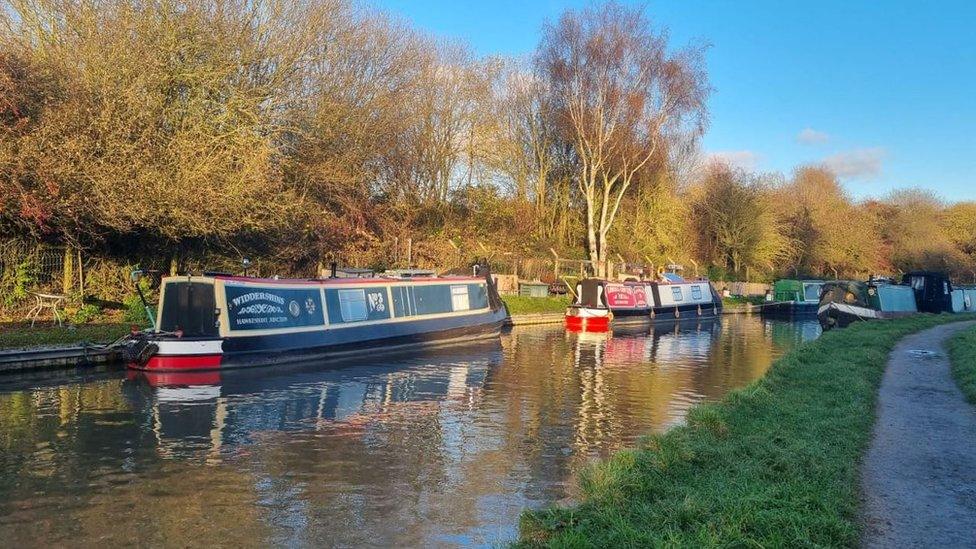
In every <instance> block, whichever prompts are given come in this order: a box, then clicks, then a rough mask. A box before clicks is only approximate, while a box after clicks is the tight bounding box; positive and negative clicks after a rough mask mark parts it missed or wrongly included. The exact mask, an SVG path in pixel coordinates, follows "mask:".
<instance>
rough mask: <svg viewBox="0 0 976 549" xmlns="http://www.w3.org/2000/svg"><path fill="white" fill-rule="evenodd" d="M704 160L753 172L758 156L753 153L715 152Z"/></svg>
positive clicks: (757, 163)
mask: <svg viewBox="0 0 976 549" xmlns="http://www.w3.org/2000/svg"><path fill="white" fill-rule="evenodd" d="M706 160H707V161H708V162H722V163H724V164H728V165H729V166H734V167H737V168H742V169H743V170H746V171H755V170H756V167H757V166H758V165H759V160H760V156H759V154H758V153H755V152H753V151H716V152H713V153H709V154H708V156H707V158H706Z"/></svg>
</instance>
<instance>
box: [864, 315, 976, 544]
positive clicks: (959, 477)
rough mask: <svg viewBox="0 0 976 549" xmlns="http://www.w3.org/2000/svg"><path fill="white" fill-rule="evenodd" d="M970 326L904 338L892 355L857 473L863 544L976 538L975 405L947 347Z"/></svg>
mask: <svg viewBox="0 0 976 549" xmlns="http://www.w3.org/2000/svg"><path fill="white" fill-rule="evenodd" d="M974 325H976V322H973V321H969V322H957V323H952V324H945V325H941V326H936V327H934V328H930V329H927V330H924V331H922V332H918V333H916V334H912V335H909V336H907V337H905V338H904V339H902V340H901V341H900V342H899V343H898V344H897V345H896V346H895V348H894V350H893V351H892V352H891V354H890V355H889V358H888V364H887V367H886V369H885V373H884V377H883V378H882V382H881V388H880V391H879V394H878V402H877V416H876V417H877V419H876V421H875V424H874V428H873V432H872V438H871V442H870V446H869V448H868V451H867V453H866V454H865V457H864V461H863V464H862V469H861V491H862V496H861V497H862V513H863V518H862V520H863V526H864V530H863V536H862V540H861V541H862V545H863V546H865V547H917V546H934V545H938V546H969V545H971V544H972V543H974V540H976V408H974V407H973V406H972V405H970V404H969V403H968V402H966V400H965V398H964V396H963V394H962V392H961V391H960V389H959V388H958V387H957V386H956V383H955V381H954V380H953V379H952V375H951V372H950V363H949V358H948V354H947V352H946V350H945V343H946V341H947V340H948V339H949V338H950V337H951V336H953V335H955V334H956V333H958V332H959V331H961V330H964V329H967V328H970V327H972V326H974Z"/></svg>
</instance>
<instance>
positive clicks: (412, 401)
mask: <svg viewBox="0 0 976 549" xmlns="http://www.w3.org/2000/svg"><path fill="white" fill-rule="evenodd" d="M501 360H502V354H501V345H500V343H499V342H498V341H489V342H485V343H477V344H473V345H464V346H459V347H451V348H448V349H442V350H435V351H432V352H428V353H424V355H423V357H422V358H415V359H411V360H395V361H388V362H380V363H367V364H364V363H363V361H362V359H359V362H358V363H349V364H335V363H332V364H330V365H329V366H328V367H323V365H321V364H316V363H300V364H295V365H291V366H288V367H287V368H275V369H274V371H271V370H268V369H244V370H228V371H223V372H220V371H215V372H195V373H178V372H177V373H150V372H141V371H129V372H127V374H126V382H125V388H124V389H125V392H126V394H127V396H128V398H129V400H130V401H131V403H132V405H133V408H134V409H135V410H142V411H144V413H146V414H148V416H149V417H148V418H147V419H149V420H150V421H151V424H152V426H153V432H154V433H155V435H156V439H157V444H158V450H159V453H160V455H162V456H165V457H173V458H177V457H178V458H187V457H192V456H197V457H207V458H208V460H213V459H217V458H219V457H220V455H221V453H222V452H223V451H228V450H233V447H235V446H239V445H242V444H247V443H250V442H252V441H253V439H254V437H255V436H256V435H258V434H259V433H262V432H267V431H293V430H309V429H311V430H315V429H319V428H323V427H324V426H326V425H328V426H329V428H331V429H334V428H335V427H336V425H337V424H338V425H339V426H340V427H341V426H342V425H343V424H344V425H345V426H348V427H352V428H355V429H361V428H362V427H363V426H364V425H368V424H370V423H372V422H382V421H383V420H384V417H386V416H388V415H390V414H397V413H399V412H398V410H397V409H398V408H405V407H407V408H410V411H411V413H424V411H425V409H427V410H431V409H432V408H431V407H429V406H424V405H423V404H424V403H430V402H434V401H449V402H451V403H458V404H460V405H463V406H474V405H475V404H476V403H477V401H478V399H479V398H480V395H481V389H482V387H483V385H484V383H485V380H486V379H487V377H488V374H489V372H490V370H491V368H492V367H494V366H496V365H498V364H499V363H500V362H501Z"/></svg>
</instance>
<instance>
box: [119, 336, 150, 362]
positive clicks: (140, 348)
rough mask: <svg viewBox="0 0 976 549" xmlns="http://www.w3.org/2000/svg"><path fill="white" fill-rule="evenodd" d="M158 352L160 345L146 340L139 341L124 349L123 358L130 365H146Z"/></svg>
mask: <svg viewBox="0 0 976 549" xmlns="http://www.w3.org/2000/svg"><path fill="white" fill-rule="evenodd" d="M157 351H159V345H156V344H155V343H152V342H150V341H147V340H145V339H138V340H135V341H132V342H129V344H128V345H126V346H125V347H123V348H122V357H123V358H124V359H125V361H126V362H128V363H135V364H145V363H147V362H149V359H150V358H152V356H153V355H154V354H156V352H157Z"/></svg>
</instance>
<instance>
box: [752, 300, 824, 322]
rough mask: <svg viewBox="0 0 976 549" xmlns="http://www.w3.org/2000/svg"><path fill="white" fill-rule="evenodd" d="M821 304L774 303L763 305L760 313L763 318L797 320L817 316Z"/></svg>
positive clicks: (800, 302) (802, 302)
mask: <svg viewBox="0 0 976 549" xmlns="http://www.w3.org/2000/svg"><path fill="white" fill-rule="evenodd" d="M819 305H820V304H819V303H816V302H812V301H811V302H804V301H774V302H772V303H763V304H762V305H761V306H760V307H759V313H760V314H761V315H763V316H768V317H774V318H797V317H809V318H813V317H816V316H817V310H818V308H819Z"/></svg>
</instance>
